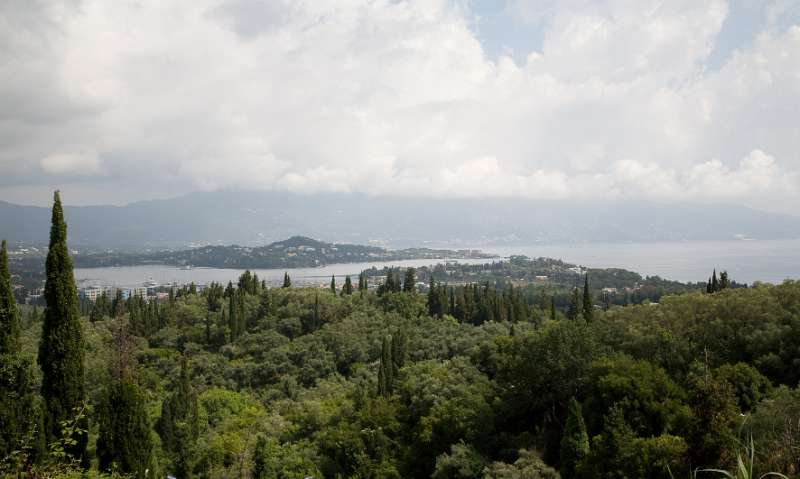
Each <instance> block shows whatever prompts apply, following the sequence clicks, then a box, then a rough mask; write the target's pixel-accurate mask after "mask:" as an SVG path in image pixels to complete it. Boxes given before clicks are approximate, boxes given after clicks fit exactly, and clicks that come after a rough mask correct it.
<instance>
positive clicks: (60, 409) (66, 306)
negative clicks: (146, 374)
mask: <svg viewBox="0 0 800 479" xmlns="http://www.w3.org/2000/svg"><path fill="white" fill-rule="evenodd" d="M45 271H46V275H47V279H46V280H45V286H44V297H45V301H46V303H47V306H46V308H45V311H44V322H43V323H42V339H41V341H40V343H39V356H38V362H39V366H40V367H41V368H42V373H43V375H42V398H43V399H44V402H45V420H44V433H45V439H46V441H47V443H48V444H49V443H50V442H52V441H53V440H55V439H58V438H60V437H61V423H62V421H66V420H70V419H73V418H74V417H75V415H76V412H77V411H78V410H79V409H80V408H81V407H82V406H83V404H84V400H85V392H84V382H83V381H84V370H83V355H84V353H83V332H82V331H81V324H80V321H79V316H78V294H77V291H76V289H75V279H74V277H73V274H72V260H71V259H70V257H69V251H68V249H67V225H66V224H65V223H64V212H63V209H62V208H61V198H60V197H59V194H58V192H57V191H56V193H55V195H54V203H53V214H52V225H51V229H50V249H49V251H48V253H47V260H46V263H45ZM86 426H87V424H86V423H85V421H84V422H83V423H82V424H79V429H81V430H82V431H79V432H76V433H75V434H74V436H73V437H72V439H73V440H74V444H71V445H69V446H68V447H67V448H66V451H65V452H67V453H68V454H70V455H71V456H72V457H73V458H75V459H78V460H81V462H82V463H83V464H84V465H88V464H87V462H86V460H87V458H86V454H85V452H86V444H87V441H88V437H87V435H86V433H85V430H86V429H87V427H86Z"/></svg>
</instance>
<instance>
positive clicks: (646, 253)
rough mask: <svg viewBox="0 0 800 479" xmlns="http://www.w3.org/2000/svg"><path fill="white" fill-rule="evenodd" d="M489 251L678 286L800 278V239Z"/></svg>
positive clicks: (553, 246)
mask: <svg viewBox="0 0 800 479" xmlns="http://www.w3.org/2000/svg"><path fill="white" fill-rule="evenodd" d="M486 250H487V251H489V252H492V253H497V254H500V255H504V256H507V255H511V254H524V255H526V256H530V257H536V256H542V257H548V258H561V259H563V260H564V261H566V262H568V263H576V264H580V265H583V266H588V267H596V268H625V269H627V270H631V271H636V272H637V273H640V274H642V275H644V276H648V275H650V276H652V275H658V276H661V277H662V278H667V279H673V280H677V281H705V280H707V279H708V277H709V276H710V275H711V271H712V270H713V269H714V268H716V269H717V271H720V270H723V269H724V270H727V271H728V273H729V274H730V277H731V279H734V280H736V281H739V282H746V283H752V282H753V281H765V282H771V283H780V282H782V281H783V280H784V279H787V278H790V279H800V240H774V241H761V240H753V241H715V242H712V241H688V242H682V243H613V244H612V243H587V244H569V245H535V246H524V247H510V248H486Z"/></svg>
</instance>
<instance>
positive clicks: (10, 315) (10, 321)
mask: <svg viewBox="0 0 800 479" xmlns="http://www.w3.org/2000/svg"><path fill="white" fill-rule="evenodd" d="M18 343H19V316H18V314H17V303H16V301H14V291H13V290H12V289H11V273H10V272H9V271H8V252H7V251H6V240H3V243H2V246H0V355H2V354H16V353H17V352H18V350H19V349H18Z"/></svg>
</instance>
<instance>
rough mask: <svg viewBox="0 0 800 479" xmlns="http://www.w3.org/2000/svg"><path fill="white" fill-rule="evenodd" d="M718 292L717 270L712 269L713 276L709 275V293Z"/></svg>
mask: <svg viewBox="0 0 800 479" xmlns="http://www.w3.org/2000/svg"><path fill="white" fill-rule="evenodd" d="M717 291H719V281H717V270H716V268H715V269H714V274H712V275H711V292H712V293H716V292H717Z"/></svg>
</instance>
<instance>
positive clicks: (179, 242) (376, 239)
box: [0, 191, 800, 250]
mask: <svg viewBox="0 0 800 479" xmlns="http://www.w3.org/2000/svg"><path fill="white" fill-rule="evenodd" d="M64 200H65V201H66V202H67V203H68V202H69V198H64ZM66 218H67V222H68V225H69V236H70V238H69V240H70V245H71V246H73V247H95V248H117V249H120V248H122V249H128V250H144V249H147V248H151V249H164V248H185V247H188V246H201V245H209V244H239V245H243V246H256V245H263V244H266V243H269V242H271V241H277V240H279V239H281V238H287V237H289V236H292V235H296V234H303V235H306V236H311V237H317V238H327V239H330V240H332V241H336V242H341V243H355V244H380V245H387V246H392V247H396V248H399V247H407V246H411V245H427V246H435V245H445V246H448V247H449V246H452V245H509V244H518V245H519V244H531V243H534V242H567V241H569V242H586V241H607V242H630V241H636V242H639V241H683V240H727V239H734V238H737V237H748V238H756V239H785V238H800V218H798V217H795V216H789V215H781V214H773V213H765V212H762V211H757V210H753V209H750V208H745V207H740V206H732V205H700V204H659V203H650V202H639V201H636V202H634V201H606V202H591V203H588V202H572V201H555V200H554V201H542V200H521V199H509V198H491V199H431V198H402V197H368V196H364V195H360V194H317V195H297V194H290V193H285V192H270V191H256V192H253V191H250V192H230V191H218V192H210V193H193V194H190V195H186V196H182V197H178V198H173V199H168V200H154V201H143V202H137V203H132V204H130V205H127V206H122V207H116V206H86V207H74V206H73V207H69V206H68V207H66ZM49 220H50V212H49V210H48V209H47V208H39V207H31V206H19V205H14V204H10V203H3V202H0V236H2V237H5V238H8V239H9V240H11V241H21V242H25V243H33V244H45V243H46V242H47V234H48V231H49Z"/></svg>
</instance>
